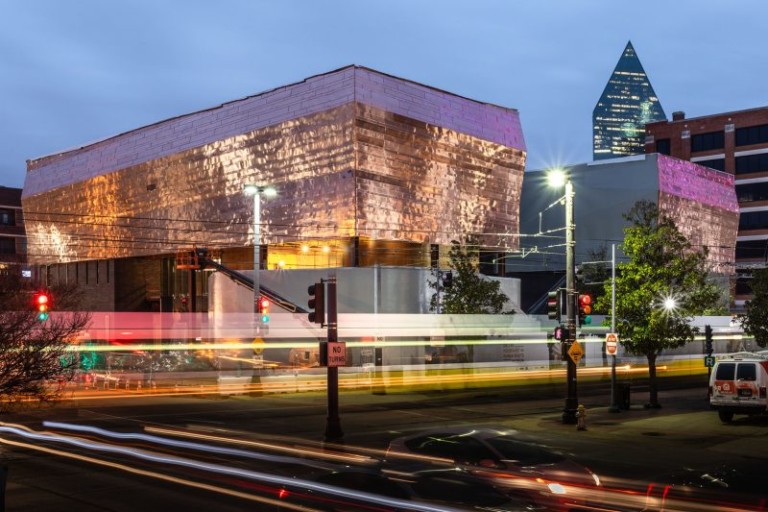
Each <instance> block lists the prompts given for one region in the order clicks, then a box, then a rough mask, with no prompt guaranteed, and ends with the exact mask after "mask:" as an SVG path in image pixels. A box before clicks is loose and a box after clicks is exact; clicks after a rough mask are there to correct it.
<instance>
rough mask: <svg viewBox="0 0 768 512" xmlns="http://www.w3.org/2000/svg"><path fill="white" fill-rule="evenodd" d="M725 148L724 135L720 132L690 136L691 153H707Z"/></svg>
mask: <svg viewBox="0 0 768 512" xmlns="http://www.w3.org/2000/svg"><path fill="white" fill-rule="evenodd" d="M724 147H725V134H724V133H723V132H722V131H719V132H709V133H699V134H698V135H692V136H691V151H692V152H695V151H709V150H711V149H723V148H724Z"/></svg>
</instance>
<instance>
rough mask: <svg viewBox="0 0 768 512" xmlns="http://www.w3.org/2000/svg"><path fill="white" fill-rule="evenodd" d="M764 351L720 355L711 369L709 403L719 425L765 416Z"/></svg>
mask: <svg viewBox="0 0 768 512" xmlns="http://www.w3.org/2000/svg"><path fill="white" fill-rule="evenodd" d="M767 389H768V351H761V352H757V353H749V352H742V353H737V354H731V355H727V356H722V357H721V358H720V359H718V360H717V362H716V363H715V366H714V368H712V373H711V375H710V380H709V404H710V407H711V408H712V409H715V410H716V411H717V413H718V416H719V417H720V421H722V422H723V423H730V422H731V421H733V416H734V414H746V415H750V416H752V415H757V414H766V413H768V392H767V391H766V390H767Z"/></svg>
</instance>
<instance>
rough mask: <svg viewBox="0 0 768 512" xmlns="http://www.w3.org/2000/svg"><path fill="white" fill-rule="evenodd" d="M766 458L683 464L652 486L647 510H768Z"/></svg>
mask: <svg viewBox="0 0 768 512" xmlns="http://www.w3.org/2000/svg"><path fill="white" fill-rule="evenodd" d="M765 466H766V462H765V461H764V460H760V461H745V462H743V463H741V464H738V465H735V466H716V467H712V468H705V469H701V468H683V469H680V470H678V471H676V472H674V473H672V474H669V475H666V476H664V477H661V478H659V479H658V480H657V481H656V482H654V483H652V484H650V485H649V486H648V490H647V495H646V507H645V510H647V511H661V510H663V511H665V512H674V511H680V512H683V511H684V512H702V511H721V510H739V511H742V510H743V511H768V472H766V471H765Z"/></svg>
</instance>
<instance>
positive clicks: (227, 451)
mask: <svg viewBox="0 0 768 512" xmlns="http://www.w3.org/2000/svg"><path fill="white" fill-rule="evenodd" d="M43 426H45V427H48V428H53V429H58V430H70V431H74V432H87V433H89V434H95V435H97V436H102V437H110V438H113V439H120V440H126V439H129V440H138V441H144V442H147V443H152V444H159V445H163V446H172V447H174V448H183V449H186V450H196V451H202V452H208V453H215V454H218V455H233V456H237V457H244V458H249V459H257V460H265V461H269V462H276V463H278V464H299V465H303V466H309V467H313V468H317V469H324V470H328V471H332V470H334V469H336V466H330V465H327V464H319V463H316V462H314V461H311V460H307V459H306V458H303V457H302V458H298V457H286V456H276V455H270V454H266V453H260V452H254V451H246V450H239V449H235V448H223V447H220V446H213V445H208V444H201V443H191V442H188V441H179V440H176V439H167V438H163V437H158V436H153V435H148V434H141V433H130V432H129V433H123V432H112V431H110V430H105V429H102V428H98V427H92V426H89V425H78V424H73V423H61V422H56V421H44V422H43ZM158 430H160V429H158ZM253 446H256V445H255V444H254V445H253ZM259 447H261V448H270V446H269V445H267V444H261V446H259ZM293 453H295V454H297V455H303V454H302V451H301V450H295V451H294V452H293ZM337 460H342V461H344V462H356V463H362V462H368V461H370V459H363V458H361V457H360V458H357V459H353V458H350V457H346V458H341V457H339V458H338V459H337Z"/></svg>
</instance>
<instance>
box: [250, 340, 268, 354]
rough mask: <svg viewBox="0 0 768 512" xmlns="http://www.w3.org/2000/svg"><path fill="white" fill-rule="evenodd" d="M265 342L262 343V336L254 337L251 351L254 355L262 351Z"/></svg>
mask: <svg viewBox="0 0 768 512" xmlns="http://www.w3.org/2000/svg"><path fill="white" fill-rule="evenodd" d="M265 346H266V344H265V343H264V340H263V339H262V338H254V339H253V353H254V354H256V355H261V354H263V353H264V347H265Z"/></svg>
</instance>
